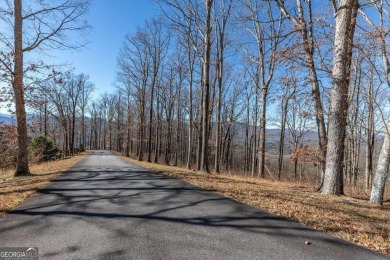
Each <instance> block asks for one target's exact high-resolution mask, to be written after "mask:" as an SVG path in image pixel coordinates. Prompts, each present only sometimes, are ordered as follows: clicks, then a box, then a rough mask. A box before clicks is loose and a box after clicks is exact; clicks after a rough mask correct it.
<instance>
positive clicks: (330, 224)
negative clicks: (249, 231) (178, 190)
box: [122, 156, 390, 255]
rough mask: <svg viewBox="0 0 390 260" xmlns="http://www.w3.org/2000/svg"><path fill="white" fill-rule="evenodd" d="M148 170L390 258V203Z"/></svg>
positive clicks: (293, 186)
mask: <svg viewBox="0 0 390 260" xmlns="http://www.w3.org/2000/svg"><path fill="white" fill-rule="evenodd" d="M122 157H123V158H124V159H125V160H127V161H130V162H132V163H135V164H138V165H140V166H142V167H145V168H148V169H151V170H154V171H159V172H162V173H163V174H166V175H169V176H172V177H175V178H179V179H182V180H185V181H187V182H190V183H192V184H195V185H198V186H201V187H204V188H206V189H211V190H215V191H216V192H218V193H221V194H224V195H226V196H228V197H231V198H233V199H236V200H238V201H242V202H244V203H247V204H250V205H252V206H255V207H260V208H263V209H266V210H268V211H270V212H272V213H274V214H276V215H280V216H284V217H287V218H289V219H292V220H294V221H298V222H301V223H303V224H305V225H307V226H309V227H312V228H315V229H317V230H321V231H324V232H326V233H328V234H331V235H333V236H336V237H339V238H342V239H345V240H348V241H350V242H353V243H356V244H359V245H361V246H363V247H366V248H368V249H371V250H374V251H377V252H380V253H383V254H387V255H390V202H389V201H387V202H386V203H385V205H384V207H383V208H378V207H373V206H370V205H369V204H368V202H367V201H365V200H360V199H355V198H350V197H346V196H325V195H321V194H319V193H317V192H315V191H314V189H313V188H311V187H307V186H301V185H298V184H293V183H285V182H272V181H268V180H259V179H251V178H242V177H235V176H227V175H207V174H203V173H198V172H196V171H192V170H187V169H183V168H179V167H173V166H166V165H160V164H153V163H147V162H139V161H136V160H133V159H131V158H128V157H125V156H122Z"/></svg>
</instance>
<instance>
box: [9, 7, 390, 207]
mask: <svg viewBox="0 0 390 260" xmlns="http://www.w3.org/2000/svg"><path fill="white" fill-rule="evenodd" d="M156 4H158V5H159V7H160V9H161V13H160V15H159V16H158V17H155V18H152V19H149V20H147V21H145V23H144V24H143V25H141V26H139V27H138V28H137V30H136V32H135V33H132V34H128V35H127V36H126V38H125V39H124V44H123V47H122V48H121V50H120V51H119V54H118V62H117V63H118V65H117V78H116V87H115V91H113V92H112V93H107V94H103V95H101V97H100V98H98V99H96V100H93V101H91V99H90V95H91V93H92V90H93V84H92V83H91V82H90V81H89V79H88V76H86V75H84V74H80V75H77V74H74V73H73V72H69V71H68V72H59V71H55V70H52V71H51V73H50V74H49V76H48V77H46V78H45V80H41V81H39V84H33V85H34V91H32V92H31V95H26V96H28V97H30V96H31V100H30V101H31V102H29V105H30V104H31V105H30V107H32V108H33V109H35V110H36V111H38V114H40V115H42V117H43V119H44V120H40V122H41V123H40V124H39V125H40V131H43V132H44V133H45V134H48V135H50V136H52V138H55V140H56V142H57V143H58V144H60V145H61V146H62V147H63V149H64V151H71V150H72V149H73V148H74V147H76V146H78V145H80V144H81V145H82V146H83V147H86V148H89V149H111V150H117V151H119V152H123V153H124V154H126V155H128V156H135V157H136V158H137V159H138V160H146V161H148V162H159V163H165V164H171V165H179V166H184V167H187V168H190V169H195V170H198V171H202V172H206V173H211V172H214V173H220V172H231V173H237V174H243V175H245V176H250V177H260V178H272V179H279V180H280V179H286V180H287V179H290V180H291V179H295V180H304V179H306V180H310V181H312V182H314V183H316V185H317V187H318V190H319V191H320V192H322V193H324V194H343V193H344V189H345V186H348V187H360V188H362V189H364V190H366V191H367V192H370V193H371V196H370V197H371V198H370V202H371V203H374V204H382V203H383V199H384V194H385V187H386V183H387V176H388V166H389V164H390V155H389V153H390V140H389V134H388V127H390V124H389V123H386V121H388V119H387V118H388V112H389V111H387V109H386V107H387V105H388V100H387V97H388V95H389V93H388V87H389V83H390V76H389V70H388V66H389V65H388V63H389V61H388V54H389V53H388V44H387V39H388V33H387V30H388V25H389V15H388V11H389V10H390V9H389V5H388V3H387V2H386V1H380V0H378V1H377V0H366V1H363V0H360V1H358V0H339V1H329V2H327V3H324V2H315V1H310V0H309V1H283V0H274V1H258V0H240V1H233V0H182V1H179V0H159V1H156ZM15 21H16V16H15ZM78 22H79V21H78ZM15 27H16V23H15ZM15 31H16V30H15ZM15 46H16V45H15ZM15 49H16V48H15ZM15 57H16V52H15ZM15 60H16V59H15ZM2 63H3V68H4V67H5V65H4V64H7V62H6V60H5V58H2ZM33 69H35V68H33ZM7 75H8V74H7ZM15 75H16V74H15ZM12 84H13V86H14V85H15V84H16V85H17V80H13V81H12ZM14 89H15V87H14ZM16 96H17V92H16V91H14V98H15V101H16V103H17V104H18V102H17V98H16ZM43 97H44V98H43ZM42 98H43V99H42ZM16 114H17V116H18V131H20V130H19V123H20V124H23V118H22V119H21V120H19V119H20V118H21V116H20V115H18V114H20V112H18V109H17V111H16ZM42 122H43V123H42ZM24 123H25V122H24ZM48 125H50V126H48ZM271 128H277V129H278V131H276V132H275V133H276V135H277V136H276V137H275V136H273V134H272V131H271V130H270V129H271ZM48 129H52V132H50V130H48ZM21 131H22V132H24V131H25V130H23V129H22V130H21ZM313 133H314V134H313ZM19 137H20V134H19ZM19 139H20V138H19ZM21 141H23V140H20V142H21ZM20 150H21V147H20V145H19V153H20ZM18 158H19V159H20V160H19V161H18V165H19V163H22V158H23V156H21V155H19V157H18ZM17 172H18V170H17Z"/></svg>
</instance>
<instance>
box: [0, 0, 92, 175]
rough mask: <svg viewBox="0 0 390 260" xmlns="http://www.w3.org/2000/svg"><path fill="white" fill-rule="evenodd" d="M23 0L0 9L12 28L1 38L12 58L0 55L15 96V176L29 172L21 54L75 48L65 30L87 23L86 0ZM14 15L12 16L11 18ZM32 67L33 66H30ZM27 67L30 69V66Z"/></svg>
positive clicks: (8, 3)
mask: <svg viewBox="0 0 390 260" xmlns="http://www.w3.org/2000/svg"><path fill="white" fill-rule="evenodd" d="M23 3H24V2H23V1H22V0H14V3H13V4H11V2H10V1H9V0H7V1H5V3H3V4H2V5H1V6H0V8H1V13H2V14H6V15H4V16H3V15H2V16H1V17H2V20H3V21H4V22H5V23H6V24H7V25H9V26H10V27H11V28H12V30H13V36H12V37H10V38H11V39H13V40H14V42H13V43H12V42H10V41H9V40H8V39H9V38H7V37H4V38H3V37H2V39H1V42H2V45H3V46H2V47H4V48H5V49H6V50H8V52H9V53H13V60H12V59H11V60H12V61H11V62H9V60H6V59H4V56H2V57H1V58H0V63H1V64H2V65H3V67H4V68H5V70H6V71H7V73H8V74H9V77H10V78H11V81H12V88H13V92H14V97H15V105H16V106H15V108H16V116H17V126H18V147H19V148H18V161H17V166H16V171H15V176H22V175H29V174H30V171H29V167H28V154H27V145H28V139H27V126H26V111H25V97H24V74H25V69H26V68H25V67H24V66H25V61H24V55H23V54H24V53H27V52H31V51H34V50H36V49H40V50H48V49H52V48H76V47H80V43H76V44H69V41H68V40H67V39H66V33H67V32H73V31H80V30H84V29H86V28H87V27H88V26H87V24H86V22H85V20H84V18H83V17H84V15H85V13H86V12H87V11H88V6H89V1H88V0H54V1H53V0H52V1H29V3H28V4H27V5H26V6H25V7H24V6H22V4H23ZM12 17H13V19H12ZM33 67H34V66H33ZM33 67H31V66H30V68H32V69H33Z"/></svg>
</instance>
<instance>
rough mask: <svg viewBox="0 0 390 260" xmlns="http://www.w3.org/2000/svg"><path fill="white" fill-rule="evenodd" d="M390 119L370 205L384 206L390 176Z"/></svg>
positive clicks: (373, 184) (373, 183)
mask: <svg viewBox="0 0 390 260" xmlns="http://www.w3.org/2000/svg"><path fill="white" fill-rule="evenodd" d="M389 130H390V119H389V121H388V122H387V126H386V133H385V139H384V141H383V146H382V149H381V152H380V154H379V159H378V166H377V168H376V172H375V176H374V180H373V182H372V190H371V196H370V203H371V204H375V205H383V195H384V192H385V186H386V181H387V176H388V174H389V164H390V135H389V132H388V131H389Z"/></svg>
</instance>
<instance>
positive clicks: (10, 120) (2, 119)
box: [0, 114, 16, 125]
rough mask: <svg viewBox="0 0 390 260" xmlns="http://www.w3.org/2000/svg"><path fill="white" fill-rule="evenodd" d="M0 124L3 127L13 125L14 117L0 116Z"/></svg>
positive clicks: (14, 122)
mask: <svg viewBox="0 0 390 260" xmlns="http://www.w3.org/2000/svg"><path fill="white" fill-rule="evenodd" d="M0 122H1V123H2V124H4V125H14V124H16V116H14V115H6V114H0Z"/></svg>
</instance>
